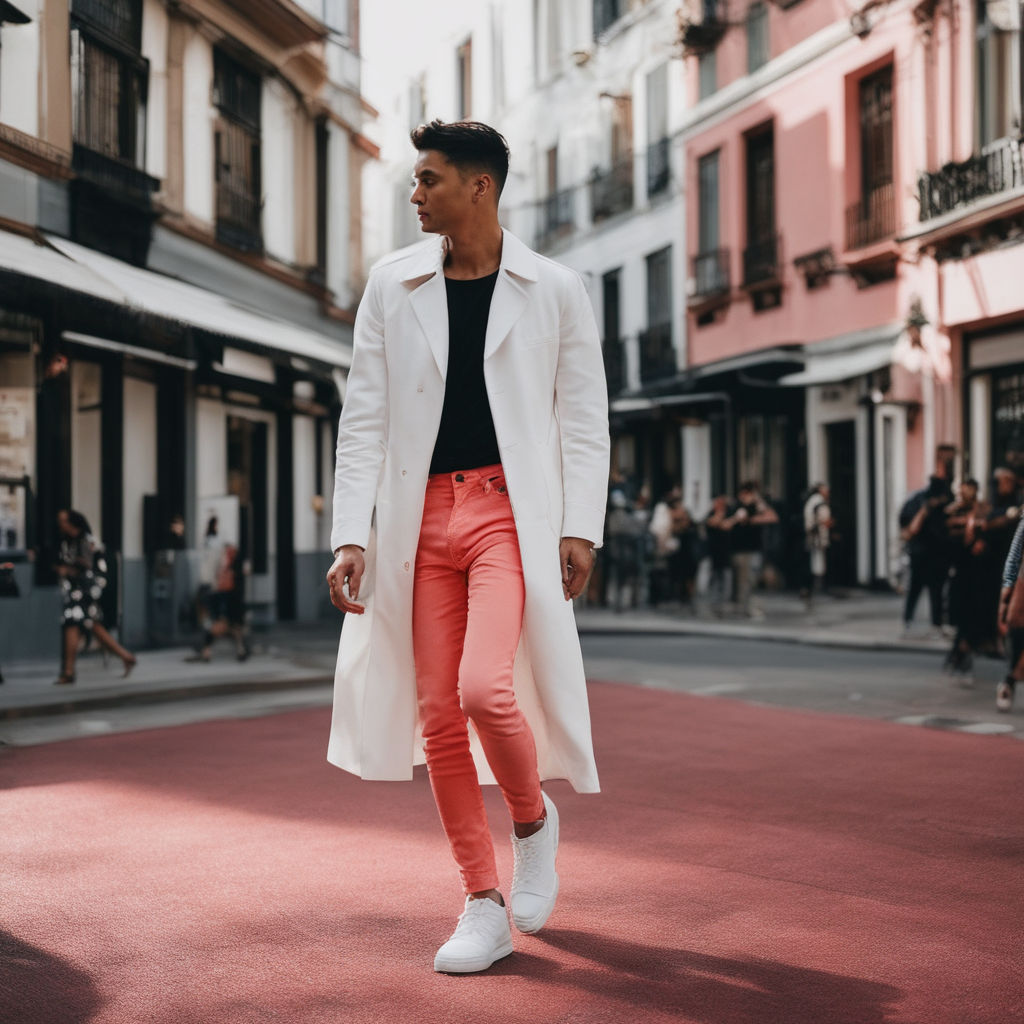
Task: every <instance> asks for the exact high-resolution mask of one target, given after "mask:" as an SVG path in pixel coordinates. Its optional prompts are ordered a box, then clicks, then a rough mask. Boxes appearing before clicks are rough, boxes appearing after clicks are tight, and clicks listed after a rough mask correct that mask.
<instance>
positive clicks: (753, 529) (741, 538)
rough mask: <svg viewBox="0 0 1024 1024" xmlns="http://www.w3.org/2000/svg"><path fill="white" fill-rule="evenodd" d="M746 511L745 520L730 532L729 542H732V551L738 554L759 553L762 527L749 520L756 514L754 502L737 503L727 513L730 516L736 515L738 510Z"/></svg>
mask: <svg viewBox="0 0 1024 1024" xmlns="http://www.w3.org/2000/svg"><path fill="white" fill-rule="evenodd" d="M741 508H742V509H746V512H747V518H746V519H745V520H743V521H741V522H738V523H736V525H735V526H734V527H733V528H732V530H731V531H730V534H731V536H730V540H731V541H732V550H733V551H739V552H749V551H760V550H761V534H762V533H763V527H762V525H761V523H752V522H751V521H750V520H751V519H752V518H753V517H754V516H756V515H757V514H758V511H759V509H758V505H757V502H756V501H750V502H747V501H739V502H737V503H736V505H735V506H734V507H733V508H732V510H731V511H730V512H729V515H730V516H734V515H736V513H737V512H738V511H739V510H740V509H741Z"/></svg>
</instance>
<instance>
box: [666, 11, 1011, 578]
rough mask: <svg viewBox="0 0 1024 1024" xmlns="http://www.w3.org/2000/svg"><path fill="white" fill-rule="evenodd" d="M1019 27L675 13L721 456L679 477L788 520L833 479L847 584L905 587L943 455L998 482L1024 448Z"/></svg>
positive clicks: (696, 370) (711, 419) (705, 358)
mask: <svg viewBox="0 0 1024 1024" xmlns="http://www.w3.org/2000/svg"><path fill="white" fill-rule="evenodd" d="M691 5H692V6H691ZM1019 25H1020V6H1019V2H1018V0H993V2H989V3H987V4H986V3H985V2H983V0H982V2H979V3H977V4H972V3H971V2H968V0H952V2H951V3H949V4H947V5H943V7H942V9H941V10H940V5H938V4H937V3H936V2H935V0H930V2H929V0H925V2H923V3H919V4H917V5H916V6H915V4H914V3H912V2H900V0H896V2H892V3H881V2H879V0H868V2H867V3H865V4H864V5H863V6H862V7H861V8H860V9H859V11H856V12H855V13H854V14H853V15H852V16H851V14H850V5H848V4H846V3H843V2H839V0H795V2H794V0H789V2H786V0H780V2H778V3H772V4H768V3H764V2H761V0H757V2H754V3H748V2H747V0H689V3H688V4H686V5H684V7H683V8H682V10H681V11H680V40H681V43H682V45H683V52H684V56H685V57H686V59H687V81H688V84H689V95H690V96H692V97H693V103H692V107H691V109H690V112H689V116H688V118H687V121H686V123H685V126H684V128H683V131H682V137H683V143H684V146H685V154H686V156H685V159H686V183H687V184H686V189H687V197H686V211H687V250H688V253H687V255H688V267H687V283H686V288H687V308H688V312H687V338H688V346H687V363H688V372H689V376H690V378H691V379H692V380H693V381H694V382H695V384H696V391H695V394H694V395H691V396H690V403H691V404H690V408H691V409H692V410H694V411H695V412H696V414H697V415H696V420H695V422H694V425H693V426H694V429H696V430H704V431H705V433H706V436H707V439H708V441H709V442H710V458H709V459H708V460H707V464H706V465H704V466H700V465H697V466H692V465H691V466H690V467H687V468H686V469H685V470H684V476H685V477H686V478H687V486H688V487H693V486H695V480H696V478H697V477H700V476H701V475H704V476H706V477H707V483H706V484H705V486H708V485H709V486H710V489H711V490H713V491H718V490H728V489H730V488H731V487H733V486H735V484H736V482H738V481H739V480H740V479H744V478H754V479H758V480H760V481H761V482H762V483H763V485H764V487H765V489H766V491H767V492H768V493H769V494H770V495H771V496H772V497H773V498H775V499H777V500H781V501H783V502H785V503H786V505H787V507H788V510H789V512H790V513H792V512H794V511H796V510H797V509H798V507H799V496H800V493H801V492H802V491H803V489H804V488H805V487H806V486H807V484H808V483H811V482H813V481H816V480H827V481H829V482H830V484H831V486H832V490H833V505H834V507H835V509H836V512H837V519H838V520H839V522H838V532H839V535H840V538H841V544H840V547H839V549H838V550H837V551H836V552H835V554H836V568H837V570H838V572H839V575H840V577H841V578H843V579H845V580H846V581H847V582H855V581H859V582H861V583H870V582H874V581H876V580H886V579H891V578H892V577H893V576H894V574H895V572H896V569H897V567H898V562H899V554H900V547H901V545H900V541H899V536H898V529H897V526H896V519H897V515H898V512H899V508H900V505H901V504H902V502H903V500H904V497H905V495H906V493H907V492H908V491H909V490H914V489H916V488H918V487H920V486H922V485H923V484H924V483H925V482H926V478H927V476H928V474H929V473H930V472H931V471H932V470H933V469H934V467H935V462H936V458H937V457H938V456H937V451H938V449H939V448H940V446H943V445H949V446H951V447H953V448H955V449H956V453H957V456H958V461H955V462H954V466H953V469H954V471H955V472H960V471H967V472H969V473H970V474H972V475H975V476H978V477H979V478H980V479H982V481H983V485H984V482H985V481H986V480H987V478H988V477H989V475H990V473H991V469H992V468H993V466H994V465H997V464H1000V463H1005V462H1007V461H1009V460H1018V464H1020V462H1019V460H1021V459H1022V458H1024V456H1022V454H1021V453H1022V451H1024V436H1022V430H1024V249H1022V248H1020V247H1018V246H1017V245H1015V243H1016V242H1018V241H1021V240H1024V174H1022V168H1021V142H1020V138H1019V130H1020V110H1021V74H1020V55H1021V43H1020V29H1019ZM700 394H703V395H706V396H708V397H707V400H706V403H705V404H704V405H703V406H702V405H701V404H700V403H699V401H698V400H697V395H700ZM716 403H717V405H716ZM685 429H686V428H685V427H684V432H685ZM684 448H686V445H685V443H684ZM698 462H699V460H698ZM1020 468H1021V469H1022V470H1024V465H1020ZM792 543H796V540H795V539H794V540H793V541H792ZM791 554H792V552H791Z"/></svg>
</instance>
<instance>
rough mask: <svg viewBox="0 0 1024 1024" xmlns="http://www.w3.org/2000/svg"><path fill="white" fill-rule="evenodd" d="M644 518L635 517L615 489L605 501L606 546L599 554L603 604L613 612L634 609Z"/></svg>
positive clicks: (642, 547) (643, 553)
mask: <svg viewBox="0 0 1024 1024" xmlns="http://www.w3.org/2000/svg"><path fill="white" fill-rule="evenodd" d="M646 526H647V524H646V522H645V518H644V517H641V516H637V515H636V514H635V513H634V511H633V509H632V508H631V507H630V503H629V499H628V498H627V497H626V494H625V493H624V492H623V491H622V490H620V489H618V488H616V489H615V490H613V491H612V492H611V494H610V495H609V497H608V519H607V522H606V526H605V534H606V536H607V543H606V544H605V547H604V549H603V551H602V554H603V555H604V559H605V567H606V575H605V581H606V600H607V602H608V604H610V605H612V606H613V607H614V608H615V610H616V611H622V609H623V608H624V607H626V606H627V605H629V606H635V605H636V603H637V600H638V597H639V588H640V581H641V579H642V576H643V560H644V555H645V543H644V542H645V538H646V533H647V529H646Z"/></svg>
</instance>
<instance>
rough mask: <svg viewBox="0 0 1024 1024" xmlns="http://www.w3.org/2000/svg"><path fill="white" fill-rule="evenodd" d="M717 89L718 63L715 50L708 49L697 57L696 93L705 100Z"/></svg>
mask: <svg viewBox="0 0 1024 1024" xmlns="http://www.w3.org/2000/svg"><path fill="white" fill-rule="evenodd" d="M717 89H718V64H717V62H716V60H715V51H714V50H708V51H706V52H705V53H702V54H701V55H700V56H699V57H698V58H697V94H698V98H699V99H702V100H706V99H707V98H708V97H709V96H711V95H713V94H714V92H715V91H716V90H717Z"/></svg>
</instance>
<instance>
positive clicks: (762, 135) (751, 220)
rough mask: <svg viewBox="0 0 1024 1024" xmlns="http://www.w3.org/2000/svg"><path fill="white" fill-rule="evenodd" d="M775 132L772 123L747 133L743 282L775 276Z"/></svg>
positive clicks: (753, 282) (776, 259)
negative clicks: (765, 127) (745, 243)
mask: <svg viewBox="0 0 1024 1024" xmlns="http://www.w3.org/2000/svg"><path fill="white" fill-rule="evenodd" d="M777 249H778V245H777V239H776V234H775V133H774V131H773V129H772V127H771V126H769V127H768V128H767V129H761V130H759V131H758V132H756V133H755V134H751V135H748V136H747V248H746V249H745V250H744V253H743V282H744V284H755V283H757V282H759V281H766V280H770V279H772V278H774V277H776V275H777V273H778V252H777Z"/></svg>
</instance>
